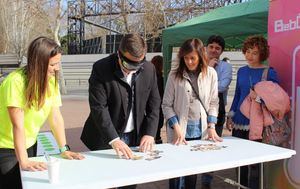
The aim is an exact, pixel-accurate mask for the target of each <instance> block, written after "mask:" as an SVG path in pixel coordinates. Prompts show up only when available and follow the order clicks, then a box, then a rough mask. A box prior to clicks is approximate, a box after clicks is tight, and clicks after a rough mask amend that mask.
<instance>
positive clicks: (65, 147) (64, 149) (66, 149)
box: [59, 144, 71, 153]
mask: <svg viewBox="0 0 300 189" xmlns="http://www.w3.org/2000/svg"><path fill="white" fill-rule="evenodd" d="M70 150H71V148H70V146H69V145H67V144H66V145H64V146H63V147H61V148H59V152H60V153H63V152H65V151H70Z"/></svg>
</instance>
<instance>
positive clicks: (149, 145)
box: [139, 135, 154, 152]
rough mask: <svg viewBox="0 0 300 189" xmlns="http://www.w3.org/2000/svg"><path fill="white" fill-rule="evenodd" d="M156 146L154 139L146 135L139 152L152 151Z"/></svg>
mask: <svg viewBox="0 0 300 189" xmlns="http://www.w3.org/2000/svg"><path fill="white" fill-rule="evenodd" d="M153 145H154V137H152V136H150V135H144V136H143V137H142V139H141V143H140V147H139V150H140V151H141V152H147V151H151V150H152V149H153Z"/></svg>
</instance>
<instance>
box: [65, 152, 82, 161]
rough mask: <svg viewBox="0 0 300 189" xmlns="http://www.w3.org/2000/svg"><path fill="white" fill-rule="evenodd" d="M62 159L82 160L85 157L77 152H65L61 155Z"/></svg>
mask: <svg viewBox="0 0 300 189" xmlns="http://www.w3.org/2000/svg"><path fill="white" fill-rule="evenodd" d="M60 156H61V157H63V158H65V159H70V160H71V159H77V160H82V159H84V156H83V155H82V154H80V153H76V152H71V151H64V152H63V153H61V154H60Z"/></svg>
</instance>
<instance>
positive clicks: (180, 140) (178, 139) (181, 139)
mask: <svg viewBox="0 0 300 189" xmlns="http://www.w3.org/2000/svg"><path fill="white" fill-rule="evenodd" d="M173 129H174V139H173V142H172V143H173V144H175V145H180V144H185V145H186V144H187V141H186V140H185V136H184V135H183V132H182V130H181V128H180V125H179V124H178V123H177V124H175V125H174V126H173Z"/></svg>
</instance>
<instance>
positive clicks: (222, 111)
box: [216, 93, 226, 137]
mask: <svg viewBox="0 0 300 189" xmlns="http://www.w3.org/2000/svg"><path fill="white" fill-rule="evenodd" d="M218 96H219V114H218V121H217V123H216V132H217V134H218V135H219V136H220V137H221V136H222V133H223V126H224V123H225V116H226V111H225V102H224V97H223V93H219V94H218Z"/></svg>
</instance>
